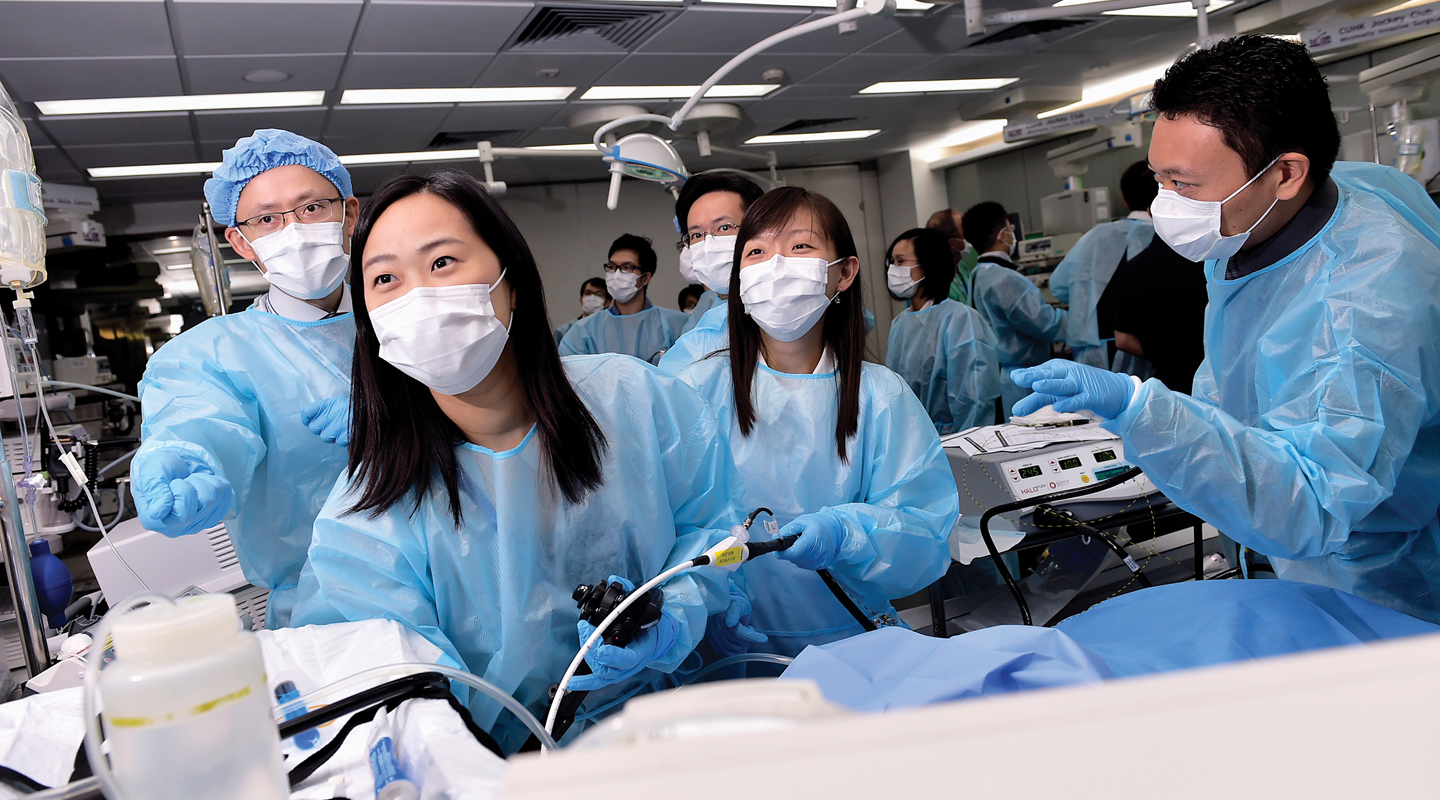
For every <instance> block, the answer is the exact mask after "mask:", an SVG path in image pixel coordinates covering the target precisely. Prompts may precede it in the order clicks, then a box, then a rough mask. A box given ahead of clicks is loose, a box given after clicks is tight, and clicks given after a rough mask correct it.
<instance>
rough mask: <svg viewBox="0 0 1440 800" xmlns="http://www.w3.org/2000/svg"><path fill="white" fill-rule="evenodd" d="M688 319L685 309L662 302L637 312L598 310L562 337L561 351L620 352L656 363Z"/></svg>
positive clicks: (562, 352) (563, 352) (584, 353)
mask: <svg viewBox="0 0 1440 800" xmlns="http://www.w3.org/2000/svg"><path fill="white" fill-rule="evenodd" d="M689 320H690V317H689V316H688V315H687V314H685V313H684V312H683V311H676V310H674V309H672V308H661V307H659V306H650V307H649V308H647V309H645V310H644V311H641V312H639V313H636V314H612V313H611V312H610V311H609V310H608V309H607V310H605V311H597V312H595V313H594V314H591V315H590V316H588V317H586V318H585V319H582V320H580V321H579V322H577V323H575V325H574V327H572V328H570V330H569V331H568V332H566V334H565V338H564V339H561V340H560V355H562V356H576V355H596V354H599V353H620V354H622V355H627V356H635V357H636V358H638V359H640V360H641V361H648V362H650V363H652V364H653V363H656V361H657V360H658V359H659V356H660V355H661V354H662V353H664V352H665V351H666V350H669V349H670V345H672V344H674V343H675V340H676V339H678V338H679V337H680V331H681V330H682V329H683V328H684V327H685V323H686V322H688V321H689Z"/></svg>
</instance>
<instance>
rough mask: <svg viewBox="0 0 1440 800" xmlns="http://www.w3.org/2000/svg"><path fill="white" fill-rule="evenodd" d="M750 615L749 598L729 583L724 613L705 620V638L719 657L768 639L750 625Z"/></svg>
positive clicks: (747, 648)
mask: <svg viewBox="0 0 1440 800" xmlns="http://www.w3.org/2000/svg"><path fill="white" fill-rule="evenodd" d="M797 544H798V543H797ZM751 616H752V614H751V609H750V598H748V597H746V596H745V593H744V592H742V591H740V587H738V586H736V585H735V584H734V583H731V584H730V606H729V607H728V608H726V609H725V613H724V614H716V615H714V616H712V617H710V619H708V620H706V624H705V640H706V641H708V642H709V643H710V647H711V648H712V649H713V650H714V651H715V653H716V654H717V655H719V656H720V657H721V658H726V657H728V656H736V655H739V654H741V653H744V652H745V651H747V650H749V649H750V645H752V644H763V643H764V642H768V641H770V637H769V636H766V635H765V634H763V633H760V632H759V631H757V630H755V629H754V628H752V627H750V620H751Z"/></svg>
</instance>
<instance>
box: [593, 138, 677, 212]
mask: <svg viewBox="0 0 1440 800" xmlns="http://www.w3.org/2000/svg"><path fill="white" fill-rule="evenodd" d="M601 153H603V155H602V157H601V158H602V160H604V161H605V163H607V164H609V165H610V195H609V197H608V198H607V199H606V200H605V206H606V208H609V209H610V210H611V211H614V210H615V208H616V206H618V205H619V203H620V179H621V178H622V177H624V176H626V175H629V176H630V177H632V178H639V179H641V180H646V181H655V182H656V183H659V184H662V185H664V186H665V187H666V188H667V189H671V190H672V191H673V190H674V189H675V188H676V187H677V186H679V185H680V184H683V183H684V182H685V179H686V178H688V177H690V176H689V173H687V172H686V171H685V164H684V162H682V161H681V160H680V154H679V153H676V152H675V148H673V147H671V146H670V144H669V143H668V142H666V141H665V140H664V139H661V138H660V137H659V136H656V135H655V134H653V133H632V134H630V135H629V136H625V137H623V138H621V139H620V140H619V141H617V142H616V143H615V144H613V145H611V146H609V147H608V148H604V149H602V150H601Z"/></svg>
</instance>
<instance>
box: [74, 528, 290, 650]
mask: <svg viewBox="0 0 1440 800" xmlns="http://www.w3.org/2000/svg"><path fill="white" fill-rule="evenodd" d="M110 542H114V546H113V547H112V546H111V544H110ZM110 542H107V541H100V542H97V543H96V544H95V546H94V547H91V548H90V552H89V553H87V556H88V558H89V559H90V568H91V569H92V570H94V572H95V579H96V580H97V581H99V583H100V589H101V590H102V591H103V592H104V593H105V597H106V598H108V599H109V601H110V603H111V605H115V604H118V603H120V602H123V601H124V600H126V599H128V598H130V597H133V596H135V595H138V594H140V593H142V592H146V591H151V592H155V593H157V594H161V595H164V596H166V597H179V596H180V595H182V594H186V593H187V592H191V593H193V592H209V593H218V592H225V593H228V594H231V595H233V597H234V599H235V604H236V606H237V607H238V609H239V612H240V616H241V619H242V620H243V619H245V617H246V615H248V617H249V618H250V620H251V624H250V625H249V627H250V629H251V630H259V629H260V628H263V627H264V625H265V608H266V602H267V601H268V599H269V596H270V594H269V592H267V591H266V590H265V589H262V588H260V587H258V586H252V585H251V584H250V583H248V582H247V581H246V580H245V574H244V573H243V572H241V570H240V558H239V557H238V556H237V555H236V554H235V547H234V545H233V544H231V542H230V533H229V531H228V530H226V528H225V524H224V523H221V524H219V525H216V526H215V527H213V528H209V529H207V530H204V531H201V532H200V533H199V534H196V535H195V536H178V537H175V538H173V539H172V538H170V537H168V536H165V535H163V534H160V533H156V532H155V531H150V530H146V529H145V526H144V525H142V524H141V523H140V520H139V519H134V518H132V519H127V520H125V521H124V522H122V523H120V524H119V525H116V526H115V528H114V530H112V531H110ZM127 564H128V565H129V566H127ZM130 567H134V569H135V572H133V573H132V572H131V570H130ZM142 579H143V580H144V584H148V586H149V589H148V590H147V589H146V588H145V585H142V583H141V580H142Z"/></svg>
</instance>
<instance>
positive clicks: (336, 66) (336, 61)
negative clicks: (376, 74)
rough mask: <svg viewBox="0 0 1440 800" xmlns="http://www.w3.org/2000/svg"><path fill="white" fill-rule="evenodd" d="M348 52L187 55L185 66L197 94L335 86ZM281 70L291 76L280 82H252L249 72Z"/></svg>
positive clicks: (282, 90)
mask: <svg viewBox="0 0 1440 800" xmlns="http://www.w3.org/2000/svg"><path fill="white" fill-rule="evenodd" d="M344 63H345V54H344V53H329V54H324V55H299V56H273V55H272V56H186V57H185V70H186V72H187V73H188V74H189V77H190V91H191V93H193V94H231V93H240V92H297V91H306V90H315V89H323V90H329V89H333V88H335V82H336V81H337V80H338V79H339V77H340V67H341V66H342V65H343V64H344ZM261 69H271V70H280V71H281V72H286V73H289V74H290V79H289V80H286V81H280V82H278V83H250V82H248V81H246V80H245V76H246V75H247V74H249V73H251V72H254V71H255V70H261Z"/></svg>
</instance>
